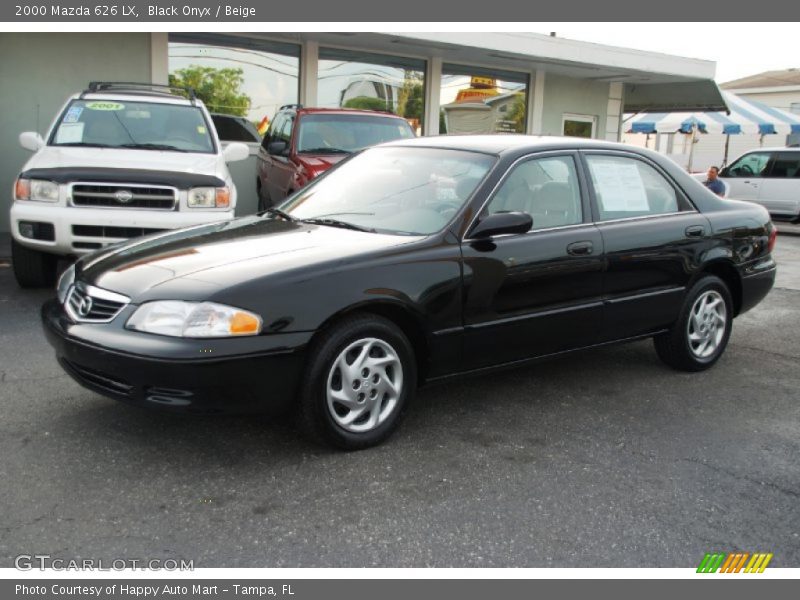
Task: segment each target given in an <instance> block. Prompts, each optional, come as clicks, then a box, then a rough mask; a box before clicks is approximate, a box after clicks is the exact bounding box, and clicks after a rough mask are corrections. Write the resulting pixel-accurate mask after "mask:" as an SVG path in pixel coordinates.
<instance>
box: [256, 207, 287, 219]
mask: <svg viewBox="0 0 800 600" xmlns="http://www.w3.org/2000/svg"><path fill="white" fill-rule="evenodd" d="M262 215H275V216H277V217H280V218H281V219H285V220H286V221H290V222H294V221H297V219H296V218H294V217H293V216H292V215H290V214H289V213H287V212H283V211H282V210H281V209H280V208H268V209H267V210H262V211H261V212H260V213H256V216H259V217H260V216H262Z"/></svg>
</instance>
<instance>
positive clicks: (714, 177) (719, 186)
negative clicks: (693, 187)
mask: <svg viewBox="0 0 800 600" xmlns="http://www.w3.org/2000/svg"><path fill="white" fill-rule="evenodd" d="M703 185H705V186H706V187H707V188H708V189H710V190H711V191H712V192H714V193H715V194H716V195H717V196H719V197H720V198H721V197H722V196H724V195H725V184H724V183H722V180H721V179H720V178H719V167H709V168H708V173H706V180H705V181H704V182H703Z"/></svg>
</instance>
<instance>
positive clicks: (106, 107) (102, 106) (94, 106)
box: [86, 102, 125, 110]
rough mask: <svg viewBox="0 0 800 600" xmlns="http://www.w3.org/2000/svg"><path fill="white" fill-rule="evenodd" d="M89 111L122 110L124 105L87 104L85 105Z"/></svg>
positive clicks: (108, 103)
mask: <svg viewBox="0 0 800 600" xmlns="http://www.w3.org/2000/svg"><path fill="white" fill-rule="evenodd" d="M86 108H88V109H89V110H124V109H125V105H124V104H120V103H119V102H89V103H87V104H86Z"/></svg>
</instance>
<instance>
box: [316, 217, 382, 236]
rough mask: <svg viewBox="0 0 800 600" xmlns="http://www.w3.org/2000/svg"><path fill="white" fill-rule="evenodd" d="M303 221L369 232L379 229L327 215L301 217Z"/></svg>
mask: <svg viewBox="0 0 800 600" xmlns="http://www.w3.org/2000/svg"><path fill="white" fill-rule="evenodd" d="M301 221H302V222H303V223H311V224H313V225H326V226H327V227H340V228H341V229H352V230H353V231H366V232H367V233H376V231H377V230H375V229H373V228H371V227H362V226H361V225H355V224H354V223H348V222H347V221H340V220H339V219H328V218H325V217H312V218H310V219H301Z"/></svg>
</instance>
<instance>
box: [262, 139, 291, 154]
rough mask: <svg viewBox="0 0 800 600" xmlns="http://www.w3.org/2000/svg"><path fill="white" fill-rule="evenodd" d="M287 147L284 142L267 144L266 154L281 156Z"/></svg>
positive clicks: (278, 141)
mask: <svg viewBox="0 0 800 600" xmlns="http://www.w3.org/2000/svg"><path fill="white" fill-rule="evenodd" d="M288 147H289V145H288V144H287V143H286V142H285V141H284V140H277V141H274V142H270V143H269V145H268V146H267V152H269V153H270V154H275V155H277V156H283V155H284V153H285V152H286V149H287V148H288Z"/></svg>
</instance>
